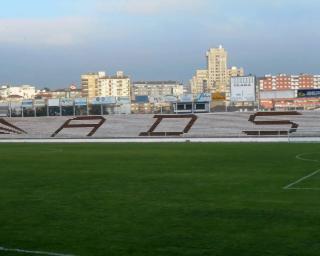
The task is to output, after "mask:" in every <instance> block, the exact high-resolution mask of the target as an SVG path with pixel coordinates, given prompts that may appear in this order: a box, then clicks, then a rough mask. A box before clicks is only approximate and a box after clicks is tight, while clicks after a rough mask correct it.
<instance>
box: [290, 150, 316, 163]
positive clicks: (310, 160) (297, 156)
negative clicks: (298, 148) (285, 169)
mask: <svg viewBox="0 0 320 256" xmlns="http://www.w3.org/2000/svg"><path fill="white" fill-rule="evenodd" d="M312 154H320V152H314V153H303V154H300V155H296V159H298V160H302V161H308V162H319V160H315V159H308V158H303V156H306V155H312Z"/></svg>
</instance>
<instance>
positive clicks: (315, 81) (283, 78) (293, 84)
mask: <svg viewBox="0 0 320 256" xmlns="http://www.w3.org/2000/svg"><path fill="white" fill-rule="evenodd" d="M259 85H260V90H261V91H272V90H280V91H281V90H298V89H317V88H320V75H309V74H300V75H287V74H279V75H266V76H265V77H263V78H260V79H259Z"/></svg>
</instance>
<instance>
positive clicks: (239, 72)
mask: <svg viewBox="0 0 320 256" xmlns="http://www.w3.org/2000/svg"><path fill="white" fill-rule="evenodd" d="M236 76H244V69H243V68H238V67H235V66H234V67H231V68H230V69H228V77H229V78H230V77H236Z"/></svg>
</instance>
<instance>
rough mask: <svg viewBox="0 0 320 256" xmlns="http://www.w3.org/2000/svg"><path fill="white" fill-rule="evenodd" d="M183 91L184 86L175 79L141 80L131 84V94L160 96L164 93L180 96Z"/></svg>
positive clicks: (164, 94)
mask: <svg viewBox="0 0 320 256" xmlns="http://www.w3.org/2000/svg"><path fill="white" fill-rule="evenodd" d="M183 93H184V86H183V84H182V83H180V82H177V81H143V82H134V83H133V84H132V95H133V96H142V95H146V96H153V97H160V96H166V95H175V96H180V95H182V94H183Z"/></svg>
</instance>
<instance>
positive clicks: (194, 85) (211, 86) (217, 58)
mask: <svg viewBox="0 0 320 256" xmlns="http://www.w3.org/2000/svg"><path fill="white" fill-rule="evenodd" d="M206 56H207V69H201V70H197V71H196V74H195V76H193V77H192V79H191V80H190V88H191V92H192V93H193V94H198V93H204V92H205V93H216V94H226V93H227V92H228V90H229V87H230V86H229V84H230V78H231V77H235V76H244V74H245V73H244V69H243V68H238V67H231V68H230V69H228V52H227V51H226V50H225V49H224V48H223V47H222V46H221V45H220V46H219V47H218V48H210V49H209V50H208V51H207V53H206Z"/></svg>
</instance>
